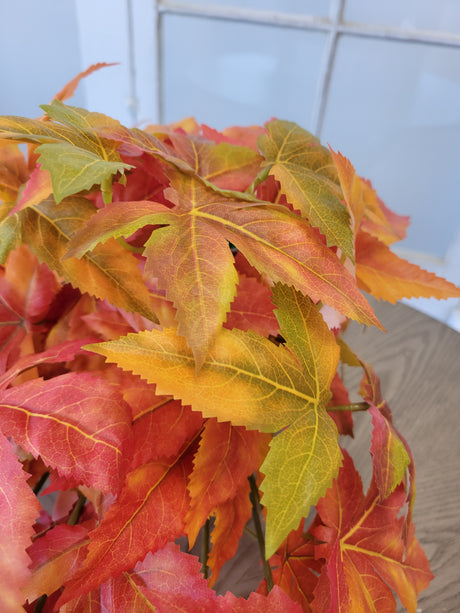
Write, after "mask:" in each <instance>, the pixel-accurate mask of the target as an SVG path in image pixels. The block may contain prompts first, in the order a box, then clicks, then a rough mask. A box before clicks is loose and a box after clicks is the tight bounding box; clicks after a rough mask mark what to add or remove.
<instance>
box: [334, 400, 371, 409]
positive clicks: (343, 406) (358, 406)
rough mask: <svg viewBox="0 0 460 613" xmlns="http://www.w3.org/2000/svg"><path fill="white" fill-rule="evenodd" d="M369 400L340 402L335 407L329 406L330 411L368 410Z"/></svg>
mask: <svg viewBox="0 0 460 613" xmlns="http://www.w3.org/2000/svg"><path fill="white" fill-rule="evenodd" d="M368 408H369V404H368V403H367V402H352V403H351V404H338V405H336V406H335V407H327V410H328V411H367V409H368Z"/></svg>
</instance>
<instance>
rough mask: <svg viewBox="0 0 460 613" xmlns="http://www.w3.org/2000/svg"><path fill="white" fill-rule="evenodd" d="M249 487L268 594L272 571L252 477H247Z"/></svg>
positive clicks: (257, 489) (257, 492)
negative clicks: (266, 553) (266, 557)
mask: <svg viewBox="0 0 460 613" xmlns="http://www.w3.org/2000/svg"><path fill="white" fill-rule="evenodd" d="M248 481H249V485H250V486H251V492H250V494H249V499H250V500H251V504H252V518H253V520H254V527H255V529H256V534H257V542H258V543H259V551H260V559H261V560H262V566H263V569H264V577H265V581H266V582H267V591H268V592H270V591H271V589H272V587H273V577H272V569H271V567H270V564H269V563H268V560H266V559H265V536H264V531H263V530H262V522H261V521H260V501H259V488H258V487H257V483H256V480H255V478H254V475H251V476H250V477H248Z"/></svg>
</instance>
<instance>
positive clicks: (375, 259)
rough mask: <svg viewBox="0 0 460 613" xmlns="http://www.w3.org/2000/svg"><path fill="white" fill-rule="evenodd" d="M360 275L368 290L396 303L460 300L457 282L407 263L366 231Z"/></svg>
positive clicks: (359, 249) (359, 252) (361, 237)
mask: <svg viewBox="0 0 460 613" xmlns="http://www.w3.org/2000/svg"><path fill="white" fill-rule="evenodd" d="M356 276H357V279H358V284H359V285H360V287H362V288H363V289H364V290H365V291H367V292H369V293H370V294H372V295H373V296H374V297H375V298H378V299H383V300H388V301H389V302H392V303H395V302H396V301H397V300H401V299H402V298H419V297H426V298H450V297H460V288H458V287H456V286H455V285H454V284H453V283H450V281H446V280H445V279H442V278H441V277H437V276H436V275H435V274H433V273H431V272H427V271H426V270H423V269H422V268H419V266H417V265H416V264H411V263H410V262H407V261H406V260H403V259H402V258H400V257H398V256H397V255H396V254H394V253H392V252H391V251H390V249H389V248H388V247H387V246H386V245H385V244H384V243H382V242H381V241H379V240H378V239H376V238H374V237H372V236H371V235H370V234H367V233H366V232H360V233H359V234H358V236H357V239H356Z"/></svg>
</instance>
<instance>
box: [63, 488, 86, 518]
mask: <svg viewBox="0 0 460 613" xmlns="http://www.w3.org/2000/svg"><path fill="white" fill-rule="evenodd" d="M85 503H86V496H84V495H83V494H82V493H81V492H78V500H77V502H76V503H75V506H74V508H73V509H72V513H71V514H70V516H69V519H68V520H67V524H68V525H69V526H75V525H76V524H77V523H78V520H79V519H80V515H81V514H82V511H83V508H84V506H85Z"/></svg>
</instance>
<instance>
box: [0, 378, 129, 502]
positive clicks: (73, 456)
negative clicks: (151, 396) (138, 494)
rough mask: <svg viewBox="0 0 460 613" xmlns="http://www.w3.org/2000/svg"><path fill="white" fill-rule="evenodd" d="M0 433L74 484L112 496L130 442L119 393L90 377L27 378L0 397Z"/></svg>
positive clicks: (127, 417)
mask: <svg viewBox="0 0 460 613" xmlns="http://www.w3.org/2000/svg"><path fill="white" fill-rule="evenodd" d="M0 408H1V412H2V421H1V424H0V427H1V430H2V432H3V434H5V436H11V437H13V438H14V440H15V442H16V443H17V444H19V445H21V446H22V447H23V448H24V449H25V450H26V451H27V452H28V453H32V454H33V455H34V457H37V456H38V455H40V456H41V457H42V459H43V461H44V462H45V464H49V465H50V466H53V467H55V468H57V469H58V471H59V473H60V474H62V475H63V476H68V477H72V478H73V479H75V480H76V481H77V482H78V483H85V484H87V485H94V486H95V487H98V488H100V489H101V490H103V491H105V492H110V491H113V492H116V491H117V490H118V489H119V488H120V485H121V479H122V478H123V475H124V471H125V470H126V461H127V458H128V460H129V456H130V447H131V442H132V439H131V437H132V433H131V412H130V410H129V407H128V406H127V405H126V404H125V403H124V401H123V399H122V398H121V396H120V394H119V391H118V390H117V389H114V388H113V387H112V386H110V384H108V383H106V382H105V381H103V380H102V379H97V378H95V377H92V376H91V375H90V374H89V373H67V374H64V375H60V376H58V377H54V378H52V379H49V380H46V381H43V380H42V379H32V380H30V381H25V382H24V383H21V384H20V385H17V386H15V387H12V388H10V389H6V390H3V391H1V392H0Z"/></svg>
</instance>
